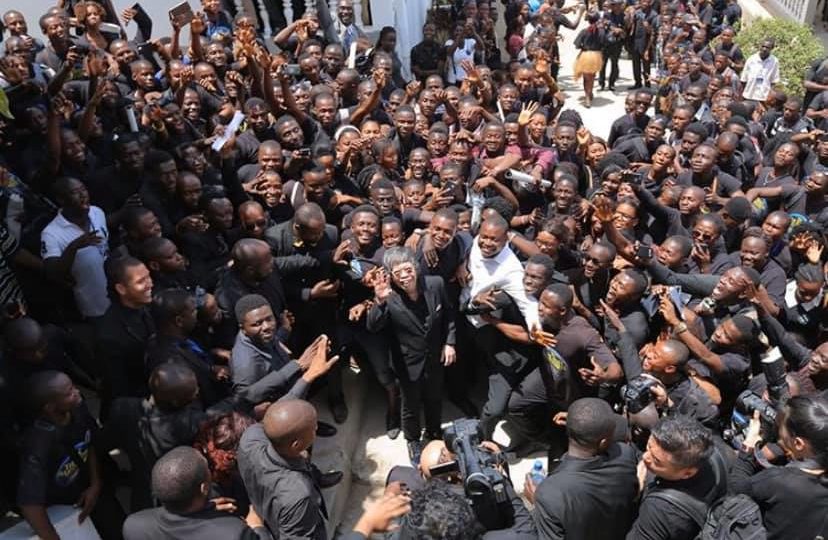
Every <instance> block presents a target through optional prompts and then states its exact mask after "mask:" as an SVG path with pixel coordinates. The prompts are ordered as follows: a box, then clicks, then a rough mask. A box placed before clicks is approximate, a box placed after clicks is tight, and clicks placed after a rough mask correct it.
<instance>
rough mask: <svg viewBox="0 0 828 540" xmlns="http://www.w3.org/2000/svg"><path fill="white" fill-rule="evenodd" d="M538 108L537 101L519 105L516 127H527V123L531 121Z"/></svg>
mask: <svg viewBox="0 0 828 540" xmlns="http://www.w3.org/2000/svg"><path fill="white" fill-rule="evenodd" d="M539 108H540V104H539V103H538V102H537V101H530V102H529V103H524V104H523V105H521V107H520V114H519V115H518V125H520V126H521V127H525V126H527V125H529V121H530V120H531V119H532V116H533V115H534V114H535V113H536V112H538V109H539Z"/></svg>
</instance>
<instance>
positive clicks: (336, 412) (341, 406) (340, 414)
mask: <svg viewBox="0 0 828 540" xmlns="http://www.w3.org/2000/svg"><path fill="white" fill-rule="evenodd" d="M328 405H330V407H331V414H333V417H334V422H336V423H337V424H343V423H344V422H345V420H347V419H348V406H347V405H345V400H344V399H341V400H339V401H331V402H330V403H329V404H328Z"/></svg>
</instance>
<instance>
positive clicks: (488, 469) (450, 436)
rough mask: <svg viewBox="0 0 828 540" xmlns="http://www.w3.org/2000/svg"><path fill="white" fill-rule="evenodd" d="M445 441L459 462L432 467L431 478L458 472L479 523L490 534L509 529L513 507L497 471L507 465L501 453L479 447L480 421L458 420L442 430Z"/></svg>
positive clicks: (502, 478) (480, 438) (501, 477)
mask: <svg viewBox="0 0 828 540" xmlns="http://www.w3.org/2000/svg"><path fill="white" fill-rule="evenodd" d="M443 440H444V441H445V443H446V446H447V447H448V449H449V450H451V452H452V453H454V455H455V456H456V459H455V460H454V461H450V462H448V463H443V464H440V465H437V466H435V467H432V468H431V469H429V471H430V472H431V475H432V476H439V475H445V474H450V473H455V472H456V473H459V475H460V477H461V479H462V480H463V490H464V492H465V494H466V497H468V499H469V501H470V503H471V506H472V508H473V509H474V513H475V516H477V520H478V521H479V522H480V524H481V525H483V526H484V527H485V528H486V529H487V530H490V531H492V530H497V529H503V528H506V527H510V526H511V525H512V523H511V522H510V521H511V513H510V512H509V510H511V505H510V503H509V496H508V494H507V493H506V485H505V482H506V480H505V478H504V476H503V474H502V473H501V472H500V471H499V470H498V468H497V467H498V466H500V465H504V464H505V460H503V458H502V456H501V455H500V454H492V453H491V452H488V451H486V450H485V449H483V448H481V447H480V443H481V442H482V440H483V433H482V431H481V429H480V421H479V420H476V419H469V418H461V419H459V420H455V421H454V422H452V423H451V425H450V426H449V427H447V428H446V429H445V430H443Z"/></svg>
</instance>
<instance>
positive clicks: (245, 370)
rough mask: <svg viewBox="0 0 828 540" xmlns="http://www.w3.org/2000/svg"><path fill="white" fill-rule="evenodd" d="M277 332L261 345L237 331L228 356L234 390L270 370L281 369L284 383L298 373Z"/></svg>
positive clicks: (257, 379)
mask: <svg viewBox="0 0 828 540" xmlns="http://www.w3.org/2000/svg"><path fill="white" fill-rule="evenodd" d="M278 334H279V332H277V335H276V336H274V338H273V341H272V342H271V343H268V344H267V345H266V346H262V345H260V344H258V343H255V342H254V341H253V340H251V339H250V338H249V337H247V336H246V335H244V333H243V332H241V331H239V334H238V336H236V343H235V344H234V345H233V354H232V355H231V357H230V372H231V374H232V377H233V390H234V392H238V391H240V390H242V389H244V388H247V387H248V386H250V385H252V384H254V383H255V382H257V381H259V380H260V379H262V378H263V377H264V376H265V375H267V374H268V373H270V372H272V371H283V372H284V373H283V375H284V378H285V382H286V383H289V382H290V381H291V380H292V379H293V378H294V376H295V375H297V374H298V373H299V364H296V363H295V362H291V360H290V355H289V354H288V352H287V348H286V347H285V346H284V345H283V344H282V341H281V340H280V339H279V335H278Z"/></svg>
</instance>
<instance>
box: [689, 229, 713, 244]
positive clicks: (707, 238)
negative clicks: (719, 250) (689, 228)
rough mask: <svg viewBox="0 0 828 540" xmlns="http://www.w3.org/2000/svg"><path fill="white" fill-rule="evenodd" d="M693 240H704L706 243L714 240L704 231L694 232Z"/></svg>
mask: <svg viewBox="0 0 828 540" xmlns="http://www.w3.org/2000/svg"><path fill="white" fill-rule="evenodd" d="M693 238H695V239H696V240H703V241H705V242H709V241H710V240H712V239H713V235H712V234H707V233H705V232H702V231H693Z"/></svg>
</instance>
